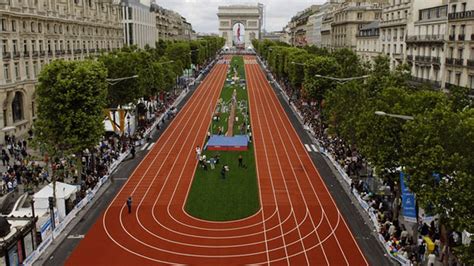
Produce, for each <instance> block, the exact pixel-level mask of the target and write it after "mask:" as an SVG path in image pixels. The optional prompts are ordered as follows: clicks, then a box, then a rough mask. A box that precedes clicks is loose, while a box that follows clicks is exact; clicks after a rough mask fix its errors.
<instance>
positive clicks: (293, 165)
mask: <svg viewBox="0 0 474 266" xmlns="http://www.w3.org/2000/svg"><path fill="white" fill-rule="evenodd" d="M226 58H227V59H229V57H226ZM246 62H247V63H249V64H246V66H245V69H246V75H247V83H248V84H247V87H248V92H249V105H250V115H251V126H252V128H253V139H254V145H255V155H256V163H257V174H258V182H259V188H260V189H259V196H260V204H261V209H260V210H259V211H258V212H257V213H256V214H254V215H252V216H250V217H247V218H244V219H241V220H236V221H229V222H211V221H204V220H200V219H197V218H194V217H192V216H190V215H188V214H187V213H186V212H185V210H184V206H185V203H186V199H187V195H188V192H189V189H190V187H191V183H192V178H193V176H194V172H195V170H196V167H197V160H196V158H195V154H194V148H195V147H196V146H197V145H200V146H203V143H204V139H205V137H206V133H207V129H208V128H209V125H210V123H211V113H212V111H213V110H214V107H215V105H216V103H217V99H218V97H219V94H220V91H221V89H222V86H223V83H224V80H225V77H226V71H227V68H228V66H227V65H225V64H217V65H216V66H215V67H214V68H213V70H212V71H211V73H210V74H209V75H208V77H207V78H206V79H205V80H204V82H203V83H202V84H201V85H200V87H199V88H198V89H197V91H196V92H195V93H194V95H193V96H192V97H191V99H190V100H189V102H188V103H187V104H186V105H185V107H184V108H183V110H181V111H180V112H179V114H178V115H177V117H176V118H175V119H174V121H173V122H172V123H171V124H170V126H169V127H168V129H167V130H166V131H165V132H164V133H163V135H162V137H161V138H160V139H159V140H158V142H157V143H156V144H155V145H154V147H153V149H152V150H151V151H150V152H149V153H148V154H147V156H146V157H145V159H144V160H143V161H142V162H141V163H140V165H139V166H138V167H137V168H136V169H135V171H134V172H133V173H132V175H131V176H130V178H129V180H128V181H127V183H126V184H125V185H124V186H123V188H122V189H121V191H120V192H119V193H118V194H117V196H116V197H115V199H114V200H113V201H112V203H111V205H110V206H109V207H108V208H107V210H106V211H105V213H104V214H103V215H102V217H101V219H100V221H98V222H97V223H96V224H95V225H94V226H93V228H92V229H91V231H90V232H89V233H88V234H87V235H86V237H85V239H84V240H83V241H81V243H80V244H79V246H78V248H77V249H76V250H75V251H74V253H73V254H72V255H71V257H69V259H68V261H67V264H68V265H156V264H202V265H223V264H270V263H271V264H293V265H308V264H312V265H314V264H322V265H324V264H332V265H344V264H346V265H347V264H351V265H366V264H367V261H366V260H365V258H364V256H363V255H362V254H361V252H360V249H359V248H358V246H357V243H356V242H355V240H354V238H353V236H352V234H351V232H350V231H349V229H348V227H347V225H346V223H345V221H344V219H343V218H342V216H341V214H340V213H339V211H338V209H337V207H336V205H335V203H334V201H333V200H332V198H331V196H330V195H329V192H328V190H327V188H326V186H325V185H324V183H323V181H322V179H321V177H320V176H319V174H318V172H317V169H316V167H315V166H314V164H313V163H312V161H311V159H310V157H309V155H308V153H307V152H306V150H305V148H304V146H303V144H302V143H301V141H300V140H299V138H298V136H297V134H296V131H295V130H294V128H293V127H292V126H291V124H290V121H289V120H288V117H287V116H286V114H285V112H284V110H283V108H282V106H281V105H280V103H279V102H278V100H277V98H276V95H275V93H274V92H273V90H272V89H271V87H270V86H269V84H268V82H267V80H266V79H265V76H264V74H263V72H262V70H261V69H260V67H259V65H257V64H255V63H254V62H255V58H254V57H246ZM231 171H232V169H231ZM223 182H225V181H223ZM130 195H131V196H132V197H133V207H134V210H133V213H132V214H128V213H127V210H126V206H125V201H126V199H127V197H128V196H130ZM135 207H136V208H135Z"/></svg>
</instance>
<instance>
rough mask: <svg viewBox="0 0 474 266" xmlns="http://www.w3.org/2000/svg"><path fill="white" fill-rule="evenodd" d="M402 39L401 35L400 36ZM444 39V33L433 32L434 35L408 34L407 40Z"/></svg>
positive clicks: (433, 40) (436, 40)
mask: <svg viewBox="0 0 474 266" xmlns="http://www.w3.org/2000/svg"><path fill="white" fill-rule="evenodd" d="M400 40H402V37H400ZM443 40H444V35H441V34H434V35H413V36H408V37H407V39H406V41H407V42H440V41H443Z"/></svg>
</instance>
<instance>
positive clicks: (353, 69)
mask: <svg viewBox="0 0 474 266" xmlns="http://www.w3.org/2000/svg"><path fill="white" fill-rule="evenodd" d="M331 56H332V57H334V59H336V62H337V63H338V64H339V66H340V68H341V69H340V73H339V76H340V77H343V78H349V77H358V76H362V75H363V74H365V73H364V69H363V67H362V65H361V63H360V59H359V56H357V54H356V53H355V52H354V51H352V50H350V49H347V48H344V49H337V50H335V51H334V52H333V53H331Z"/></svg>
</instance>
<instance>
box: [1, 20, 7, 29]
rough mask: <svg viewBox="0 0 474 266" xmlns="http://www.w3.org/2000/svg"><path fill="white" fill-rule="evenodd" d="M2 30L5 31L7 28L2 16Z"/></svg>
mask: <svg viewBox="0 0 474 266" xmlns="http://www.w3.org/2000/svg"><path fill="white" fill-rule="evenodd" d="M1 21H2V31H6V30H7V19H5V18H2V20H1Z"/></svg>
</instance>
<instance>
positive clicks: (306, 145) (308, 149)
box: [304, 144, 311, 152]
mask: <svg viewBox="0 0 474 266" xmlns="http://www.w3.org/2000/svg"><path fill="white" fill-rule="evenodd" d="M304 146H305V147H306V150H307V151H308V152H311V148H310V147H309V145H308V144H305V145H304Z"/></svg>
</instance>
